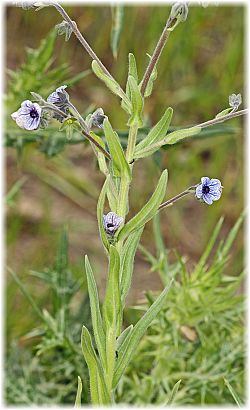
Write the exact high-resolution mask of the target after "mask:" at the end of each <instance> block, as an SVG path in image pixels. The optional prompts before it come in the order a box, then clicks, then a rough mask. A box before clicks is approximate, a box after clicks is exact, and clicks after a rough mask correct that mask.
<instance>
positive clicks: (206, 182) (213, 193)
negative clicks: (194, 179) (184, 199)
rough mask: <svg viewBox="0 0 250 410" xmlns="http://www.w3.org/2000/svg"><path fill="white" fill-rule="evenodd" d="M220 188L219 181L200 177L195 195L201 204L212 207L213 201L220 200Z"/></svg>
mask: <svg viewBox="0 0 250 410" xmlns="http://www.w3.org/2000/svg"><path fill="white" fill-rule="evenodd" d="M222 188H223V187H222V185H221V182H220V180H219V179H216V178H212V179H210V178H208V177H202V178H201V183H200V184H199V185H198V186H197V187H196V190H195V194H196V197H197V198H198V199H200V200H201V201H202V202H206V204H208V205H212V203H213V201H218V199H220V197H221V192H222Z"/></svg>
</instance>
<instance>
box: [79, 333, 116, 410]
mask: <svg viewBox="0 0 250 410" xmlns="http://www.w3.org/2000/svg"><path fill="white" fill-rule="evenodd" d="M81 346H82V352H83V356H84V359H85V361H86V363H87V366H88V369H89V382H90V394H91V401H92V404H93V405H95V404H110V402H111V398H110V397H109V393H108V390H107V386H106V383H105V379H104V375H103V372H102V369H101V366H100V363H99V360H98V357H97V356H96V353H95V350H94V347H93V344H92V340H91V336H90V334H89V331H88V329H87V328H86V327H85V326H83V327H82V335H81Z"/></svg>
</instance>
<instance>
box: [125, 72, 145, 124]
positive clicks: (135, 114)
mask: <svg viewBox="0 0 250 410" xmlns="http://www.w3.org/2000/svg"><path fill="white" fill-rule="evenodd" d="M128 87H129V95H130V101H131V104H132V112H131V117H130V118H129V120H128V125H129V126H131V125H136V126H137V127H138V128H140V127H142V126H143V121H142V118H141V116H142V109H143V98H142V95H141V92H140V90H139V87H138V84H137V82H136V80H135V78H134V77H133V76H132V75H129V77H128Z"/></svg>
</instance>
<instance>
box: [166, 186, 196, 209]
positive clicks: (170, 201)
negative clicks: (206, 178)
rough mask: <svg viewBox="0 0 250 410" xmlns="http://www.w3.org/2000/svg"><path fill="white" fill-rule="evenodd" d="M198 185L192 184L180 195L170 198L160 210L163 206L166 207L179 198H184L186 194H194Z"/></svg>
mask: <svg viewBox="0 0 250 410" xmlns="http://www.w3.org/2000/svg"><path fill="white" fill-rule="evenodd" d="M197 186H198V185H193V186H190V187H189V188H187V189H186V190H185V191H183V192H181V193H180V194H178V195H175V196H174V197H173V198H171V199H168V201H166V202H163V203H162V204H161V205H160V206H159V208H158V210H159V211H160V210H161V209H162V208H166V207H167V206H170V205H172V204H173V203H174V202H176V201H178V200H179V199H181V198H183V197H184V196H186V195H188V194H192V193H193V192H194V189H195V188H196V187H197Z"/></svg>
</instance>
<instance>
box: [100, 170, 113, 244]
mask: <svg viewBox="0 0 250 410" xmlns="http://www.w3.org/2000/svg"><path fill="white" fill-rule="evenodd" d="M109 178H110V176H107V178H106V181H105V182H104V184H103V187H102V189H101V192H100V195H99V198H98V202H97V220H98V228H99V233H100V237H101V240H102V244H103V246H104V249H105V250H106V251H108V249H109V241H108V238H107V235H106V232H105V229H104V226H103V215H104V204H105V199H106V194H107V188H108V183H109Z"/></svg>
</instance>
